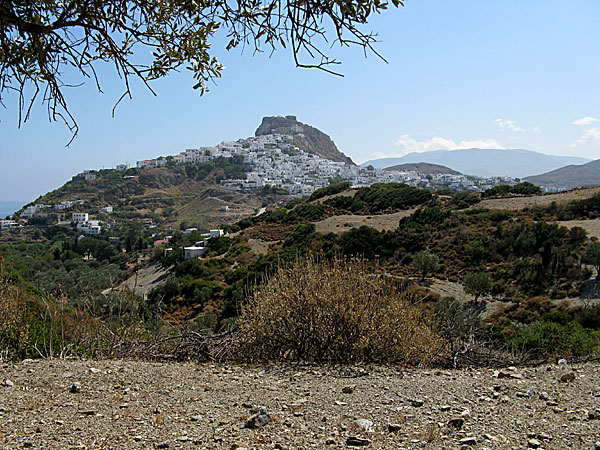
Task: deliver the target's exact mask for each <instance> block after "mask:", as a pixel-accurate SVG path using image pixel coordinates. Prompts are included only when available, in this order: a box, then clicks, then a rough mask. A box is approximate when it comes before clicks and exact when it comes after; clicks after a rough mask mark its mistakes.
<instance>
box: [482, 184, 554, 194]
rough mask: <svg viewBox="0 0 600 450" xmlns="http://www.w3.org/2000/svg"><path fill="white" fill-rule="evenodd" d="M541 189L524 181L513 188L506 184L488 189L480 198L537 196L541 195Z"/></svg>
mask: <svg viewBox="0 0 600 450" xmlns="http://www.w3.org/2000/svg"><path fill="white" fill-rule="evenodd" d="M541 193H542V189H541V188H540V187H539V186H536V185H535V184H533V183H530V182H528V181H525V182H523V183H519V184H516V185H514V186H511V185H508V184H501V185H499V186H494V187H493V188H491V189H488V190H486V191H484V192H482V194H481V196H482V197H484V198H485V197H495V196H500V195H508V194H517V195H537V194H541Z"/></svg>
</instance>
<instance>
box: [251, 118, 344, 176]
mask: <svg viewBox="0 0 600 450" xmlns="http://www.w3.org/2000/svg"><path fill="white" fill-rule="evenodd" d="M265 134H289V135H290V136H292V139H293V141H292V143H293V144H294V145H295V146H297V147H298V148H301V149H302V150H304V151H306V152H308V153H313V154H315V155H317V156H320V157H321V158H327V159H330V160H332V161H341V162H345V163H346V164H351V165H355V164H354V162H353V161H352V160H351V159H350V158H349V157H348V156H346V155H344V154H343V153H342V152H340V151H339V150H338V148H337V147H336V145H335V143H334V142H333V140H332V139H331V138H330V137H329V136H327V135H326V134H325V133H323V132H322V131H320V130H318V129H316V128H314V127H311V126H310V125H306V124H304V123H302V122H298V120H297V119H296V116H285V117H284V116H272V117H263V120H262V123H261V124H260V126H259V127H258V128H257V129H256V132H255V133H254V135H255V136H263V135H265Z"/></svg>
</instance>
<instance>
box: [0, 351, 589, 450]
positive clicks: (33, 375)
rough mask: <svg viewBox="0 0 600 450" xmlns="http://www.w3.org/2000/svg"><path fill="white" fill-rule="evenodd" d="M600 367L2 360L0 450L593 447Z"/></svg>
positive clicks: (570, 365)
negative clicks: (252, 423) (258, 420)
mask: <svg viewBox="0 0 600 450" xmlns="http://www.w3.org/2000/svg"><path fill="white" fill-rule="evenodd" d="M599 369H600V364H598V363H588V364H582V365H573V364H567V365H565V364H560V365H558V364H552V365H548V366H542V367H537V368H510V369H509V370H505V372H504V373H505V374H508V375H509V376H506V377H504V376H501V377H499V376H498V372H497V371H494V370H492V369H473V370H462V371H454V370H408V369H404V368H398V367H360V368H358V369H357V368H348V367H344V368H334V367H330V368H324V367H319V366H302V367H298V366H293V367H292V366H281V365H268V366H262V367H244V366H233V365H232V366H230V365H210V364H200V365H199V364H193V363H184V364H175V363H145V362H139V361H63V360H53V361H48V360H36V361H31V360H26V361H23V362H21V363H18V364H9V363H2V364H0V380H10V381H11V383H3V384H2V385H0V449H2V450H8V449H10V450H13V449H19V448H35V449H57V450H59V449H60V450H62V449H94V448H101V449H123V450H130V449H153V448H169V449H198V448H207V449H290V450H292V449H312V448H317V449H318V448H328V449H342V448H348V447H347V446H348V445H350V446H363V447H364V448H368V449H407V450H408V449H421V448H427V449H455V448H456V449H459V448H469V449H471V448H472V449H480V450H481V449H484V448H485V449H522V450H525V449H528V448H544V449H547V450H550V449H594V448H595V443H596V442H598V441H599V440H600V439H599V434H598V432H599V430H600V370H599ZM570 373H573V374H575V378H574V379H573V380H571V381H569V382H561V381H560V379H561V377H562V376H563V375H564V374H570ZM569 378H570V377H569ZM73 386H77V387H76V388H75V389H73ZM347 386H352V389H351V392H344V387H347ZM346 391H350V389H346ZM416 400H417V401H416ZM261 407H264V408H265V409H261ZM261 411H262V412H264V411H268V416H269V418H270V420H269V421H268V422H267V423H264V424H262V425H261V426H260V427H258V428H245V427H244V425H245V424H246V423H248V420H249V419H250V417H251V416H252V415H253V414H260V412H261ZM371 423H372V425H371ZM362 424H369V426H364V427H363V426H361V425H362Z"/></svg>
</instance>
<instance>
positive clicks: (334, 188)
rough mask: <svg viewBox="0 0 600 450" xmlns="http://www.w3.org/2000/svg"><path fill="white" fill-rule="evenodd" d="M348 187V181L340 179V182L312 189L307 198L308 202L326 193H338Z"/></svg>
mask: <svg viewBox="0 0 600 450" xmlns="http://www.w3.org/2000/svg"><path fill="white" fill-rule="evenodd" d="M349 188H350V182H349V181H342V182H341V183H336V184H331V185H329V186H325V187H322V188H320V189H317V190H316V191H314V192H313V193H312V194H311V195H310V197H309V198H308V201H309V202H312V201H315V200H318V199H320V198H323V197H325V196H327V195H334V194H339V193H340V192H344V191H345V190H347V189H349Z"/></svg>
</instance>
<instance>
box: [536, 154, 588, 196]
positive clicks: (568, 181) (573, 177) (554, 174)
mask: <svg viewBox="0 0 600 450" xmlns="http://www.w3.org/2000/svg"><path fill="white" fill-rule="evenodd" d="M526 180H527V181H529V182H531V183H533V184H537V185H540V186H556V187H557V188H561V189H575V188H577V187H582V186H599V185H600V159H597V160H596V161H592V162H589V163H587V164H580V165H575V164H571V165H569V166H566V167H561V168H560V169H556V170H553V171H551V172H548V173H543V174H541V175H536V176H532V177H527V178H526Z"/></svg>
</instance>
